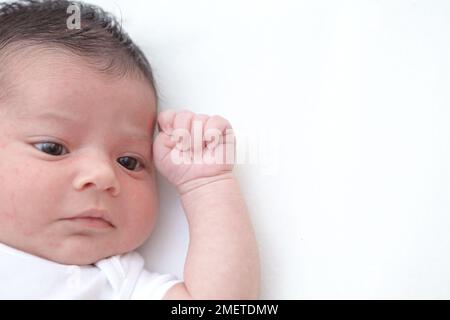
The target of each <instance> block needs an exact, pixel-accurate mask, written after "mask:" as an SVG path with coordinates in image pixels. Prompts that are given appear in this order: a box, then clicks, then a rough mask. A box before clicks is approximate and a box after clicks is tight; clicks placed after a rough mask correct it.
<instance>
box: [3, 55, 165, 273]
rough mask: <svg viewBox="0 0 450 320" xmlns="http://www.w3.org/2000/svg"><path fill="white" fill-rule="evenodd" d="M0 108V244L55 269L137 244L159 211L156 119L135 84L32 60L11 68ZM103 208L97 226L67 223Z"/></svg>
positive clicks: (151, 99)
mask: <svg viewBox="0 0 450 320" xmlns="http://www.w3.org/2000/svg"><path fill="white" fill-rule="evenodd" d="M9 76H10V79H12V80H13V82H14V87H15V88H14V90H13V93H12V95H11V96H10V97H8V99H6V100H3V101H0V113H2V111H5V110H7V112H5V115H3V114H2V116H1V118H0V177H1V178H0V242H2V243H4V244H7V245H10V246H12V247H15V248H17V249H19V250H23V251H26V252H29V253H31V254H34V255H37V256H40V257H43V258H46V259H49V260H53V261H56V262H59V263H63V264H77V265H84V264H92V263H94V262H96V261H98V260H100V259H102V258H105V257H108V256H111V255H116V254H121V253H124V252H127V251H130V250H133V249H135V248H136V247H138V246H139V245H141V244H142V243H143V242H144V241H145V239H146V238H147V237H148V235H149V234H150V232H151V229H152V227H153V225H154V222H155V214H156V211H157V208H158V203H157V190H156V188H155V171H154V167H153V162H152V145H151V143H152V133H153V129H154V127H153V126H154V119H155V117H156V100H155V95H154V92H153V89H152V88H151V86H150V85H149V84H148V83H146V82H145V81H144V80H138V79H134V78H131V77H125V78H123V79H117V78H112V77H108V76H106V75H100V74H99V73H97V72H95V71H94V70H91V69H90V68H88V67H87V65H86V64H83V61H82V60H81V59H77V58H74V57H68V56H62V55H55V54H52V53H47V54H40V55H39V56H38V58H36V57H33V58H32V59H30V58H24V59H21V60H20V64H18V63H15V65H13V66H11V67H10V70H9ZM92 208H100V209H105V210H107V213H106V215H105V217H104V218H105V220H108V221H109V223H107V222H105V221H102V220H101V219H88V218H84V219H74V218H73V217H76V216H78V215H80V214H81V213H82V212H83V211H85V210H88V209H92Z"/></svg>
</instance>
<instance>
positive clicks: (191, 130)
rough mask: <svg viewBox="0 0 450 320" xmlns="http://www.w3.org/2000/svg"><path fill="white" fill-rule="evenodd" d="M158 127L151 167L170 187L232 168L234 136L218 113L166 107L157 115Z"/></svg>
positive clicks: (226, 171) (220, 173) (228, 125)
mask: <svg viewBox="0 0 450 320" xmlns="http://www.w3.org/2000/svg"><path fill="white" fill-rule="evenodd" d="M158 129H159V130H158V131H159V132H158V134H157V136H156V138H155V141H154V144H153V158H154V162H155V167H156V169H157V170H158V171H159V172H160V173H161V174H162V175H163V176H164V177H165V178H166V179H167V180H168V181H169V182H170V183H172V184H173V185H174V186H176V187H179V186H181V185H182V184H184V183H186V182H189V181H194V180H195V179H201V178H205V177H213V176H218V175H222V174H227V173H230V172H231V171H232V170H233V165H234V161H235V152H236V144H235V137H234V133H233V129H232V127H231V125H230V123H229V122H228V121H227V120H226V119H224V118H222V117H221V116H217V115H214V116H207V115H204V114H195V113H193V112H190V111H187V110H183V111H179V112H177V111H175V110H166V111H162V112H160V113H159V115H158Z"/></svg>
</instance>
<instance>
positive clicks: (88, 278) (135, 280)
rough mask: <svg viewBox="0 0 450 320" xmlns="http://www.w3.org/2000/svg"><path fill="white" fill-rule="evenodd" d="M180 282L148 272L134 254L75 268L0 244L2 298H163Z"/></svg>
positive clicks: (0, 293) (172, 277)
mask: <svg viewBox="0 0 450 320" xmlns="http://www.w3.org/2000/svg"><path fill="white" fill-rule="evenodd" d="M179 282H182V281H181V280H178V279H176V278H175V277H174V276H172V275H168V274H164V275H163V274H158V273H152V272H149V271H147V270H145V269H144V259H143V258H142V256H141V255H140V254H139V253H137V252H135V251H133V252H129V253H126V254H124V255H120V256H113V257H110V258H106V259H103V260H100V261H98V262H97V263H95V265H89V266H76V265H64V264H59V263H56V262H53V261H50V260H46V259H43V258H40V257H37V256H34V255H31V254H29V253H26V252H23V251H20V250H17V249H15V248H12V247H9V246H7V245H5V244H2V243H0V299H89V300H90V299H162V298H163V296H164V294H165V293H166V292H167V291H168V290H169V289H170V288H171V287H172V286H173V285H174V284H176V283H179Z"/></svg>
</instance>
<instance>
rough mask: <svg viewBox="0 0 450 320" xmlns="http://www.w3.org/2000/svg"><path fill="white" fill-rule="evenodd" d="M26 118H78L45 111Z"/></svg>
mask: <svg viewBox="0 0 450 320" xmlns="http://www.w3.org/2000/svg"><path fill="white" fill-rule="evenodd" d="M23 118H24V119H30V118H33V119H42V120H57V121H67V122H76V121H77V120H78V119H77V118H75V117H73V116H69V115H66V114H59V113H53V112H44V113H40V114H37V115H34V116H28V117H26V116H25V117H23Z"/></svg>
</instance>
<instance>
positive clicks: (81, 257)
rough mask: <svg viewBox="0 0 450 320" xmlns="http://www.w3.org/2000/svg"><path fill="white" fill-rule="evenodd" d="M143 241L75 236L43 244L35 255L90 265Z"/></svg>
mask: <svg viewBox="0 0 450 320" xmlns="http://www.w3.org/2000/svg"><path fill="white" fill-rule="evenodd" d="M144 241H145V239H144V240H142V241H132V242H130V243H124V242H121V241H114V242H111V241H101V240H99V239H92V238H90V237H84V236H81V235H80V236H77V237H75V236H74V237H71V238H69V239H66V240H65V241H63V242H62V243H60V244H58V245H57V246H45V247H44V249H43V250H39V252H36V253H35V255H37V256H40V257H42V258H44V259H47V260H51V261H53V262H56V263H59V264H66V265H79V266H82V265H92V264H95V263H96V262H98V261H100V260H102V259H105V258H109V257H112V256H116V255H121V254H124V253H126V252H129V251H133V250H135V249H136V248H137V247H139V246H140V245H141V244H142V243H143V242H144Z"/></svg>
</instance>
